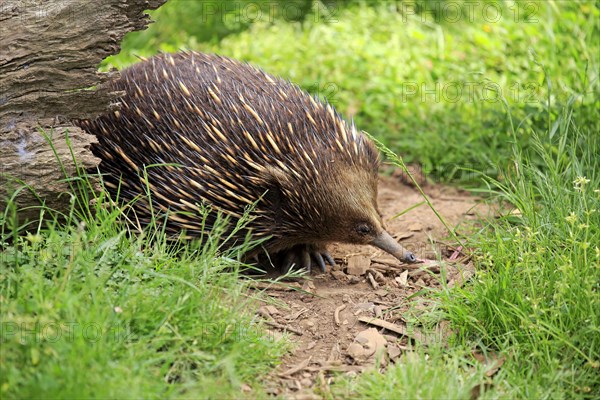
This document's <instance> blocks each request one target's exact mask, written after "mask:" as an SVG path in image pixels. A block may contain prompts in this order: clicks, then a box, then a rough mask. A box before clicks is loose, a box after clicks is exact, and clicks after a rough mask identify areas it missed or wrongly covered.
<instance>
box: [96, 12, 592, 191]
mask: <svg viewBox="0 0 600 400" xmlns="http://www.w3.org/2000/svg"><path fill="white" fill-rule="evenodd" d="M200 3H201V2H197V3H196V4H197V7H198V8H199V9H200V10H201V9H202V5H201V4H200ZM354 3H357V4H353V5H352V6H348V7H341V6H340V4H336V5H335V6H334V7H332V8H326V7H324V6H323V5H316V6H314V8H313V11H312V14H308V15H307V16H306V17H305V18H304V19H303V20H302V21H301V22H300V21H289V20H286V19H285V18H267V16H266V15H264V16H263V18H257V19H256V22H255V23H253V24H251V25H250V26H249V27H248V29H246V30H242V31H241V32H239V33H237V34H229V35H226V36H225V37H224V38H223V39H222V40H221V41H219V42H217V43H215V42H213V41H208V42H206V41H202V40H201V39H202V36H198V35H188V36H185V35H181V32H182V31H186V32H187V31H193V30H194V29H196V28H195V27H194V24H191V23H190V24H189V27H187V25H185V26H184V28H183V29H182V28H181V27H179V25H177V26H178V27H179V30H178V32H179V35H175V34H173V35H170V36H168V37H167V35H165V34H164V30H165V29H169V27H172V26H173V25H172V24H171V22H170V20H164V21H163V20H161V19H160V18H161V16H162V14H161V13H160V12H158V14H157V15H156V18H157V19H158V21H157V23H156V25H155V26H154V27H152V28H150V29H149V30H147V31H145V32H141V33H136V34H133V35H131V36H128V37H127V38H126V40H125V44H124V47H125V48H126V49H127V50H126V51H124V52H123V53H122V54H120V55H119V56H118V57H113V58H110V59H109V60H108V61H107V63H106V66H108V65H113V66H118V67H122V66H124V65H127V64H129V63H131V62H133V61H135V58H134V57H133V54H136V53H137V54H141V55H144V56H147V55H151V54H154V53H156V52H157V51H158V50H163V51H176V50H178V49H180V48H190V49H196V50H201V51H207V52H216V53H219V54H223V55H227V56H230V57H233V58H237V59H242V60H246V61H248V62H251V63H253V64H255V65H258V66H260V67H262V68H264V69H265V70H266V71H268V72H271V73H273V74H276V75H280V76H283V77H285V78H288V79H290V80H292V81H293V82H296V83H298V84H299V85H300V86H302V87H303V88H305V89H307V90H309V91H311V92H312V93H315V94H317V95H319V96H320V97H326V98H327V99H328V101H330V102H331V103H332V104H334V105H335V106H336V107H337V108H338V109H339V111H341V112H342V113H343V114H345V115H346V116H349V117H353V118H354V119H355V121H356V123H357V125H358V126H359V127H360V128H361V129H363V130H365V131H367V132H369V133H371V134H372V135H374V136H376V137H378V138H379V139H381V140H382V141H383V142H384V143H385V144H386V145H388V146H389V147H390V148H391V149H392V150H393V151H395V152H397V153H399V154H400V155H402V156H403V157H404V159H405V161H406V162H414V161H417V162H419V163H420V164H421V165H423V166H424V170H425V172H426V173H428V174H429V175H431V176H432V177H433V178H435V179H437V180H440V179H442V180H454V181H457V180H459V179H460V180H462V181H463V183H473V182H472V181H473V174H470V173H466V172H465V171H464V170H463V169H462V168H463V167H469V168H474V169H477V170H479V171H484V172H487V173H490V174H492V175H497V174H498V173H499V172H500V170H501V169H503V168H506V167H507V159H508V158H509V157H510V156H511V155H512V150H511V148H510V145H508V142H510V141H512V140H513V138H514V137H513V136H512V134H511V129H510V124H509V121H508V119H507V118H506V113H505V112H504V109H503V106H502V98H505V99H507V101H508V102H509V104H510V106H511V109H512V113H513V116H514V118H515V119H516V120H517V121H523V123H522V124H521V125H519V126H518V127H517V129H516V138H517V140H518V142H519V144H520V145H521V146H522V147H523V149H524V150H525V151H529V150H531V141H530V139H531V129H532V128H535V127H541V126H544V124H545V117H544V115H545V113H544V112H545V110H544V108H545V106H544V103H545V99H546V98H547V95H548V88H547V86H546V84H545V82H544V72H543V71H542V69H541V68H540V67H539V65H537V64H536V62H535V59H534V57H533V56H532V53H533V52H535V54H536V56H535V57H536V58H537V59H538V60H541V61H542V62H543V63H544V64H545V65H546V68H547V69H548V74H549V75H550V76H551V77H552V78H553V83H554V87H553V96H555V97H556V98H558V99H563V100H564V99H567V98H568V97H569V96H571V95H573V94H578V93H583V91H584V90H586V86H587V83H586V82H592V81H594V80H596V81H597V79H598V70H597V68H594V66H598V65H599V62H598V61H599V60H598V53H599V52H597V51H596V50H597V47H598V46H597V38H598V29H599V22H598V19H599V16H600V10H599V9H598V7H596V6H595V3H593V2H585V1H584V2H575V1H573V2H564V1H562V2H554V1H550V2H534V1H523V2H516V3H512V2H489V3H491V5H492V6H493V7H492V8H484V2H480V3H478V4H479V6H478V7H475V8H473V9H472V10H471V11H469V10H470V8H469V7H472V6H473V4H472V2H471V6H469V3H468V2H464V1H451V2H449V4H450V5H451V6H452V7H454V6H456V5H461V4H462V11H461V12H462V14H461V15H462V18H458V19H453V18H452V17H451V15H450V14H449V11H447V12H444V11H443V10H444V8H443V7H444V6H445V4H446V3H445V2H443V1H442V2H439V1H433V2H418V3H419V4H424V5H423V6H422V7H423V8H424V9H425V10H429V11H431V12H429V13H424V14H418V13H411V12H409V11H408V10H410V8H407V7H408V6H407V5H406V4H405V3H399V2H354ZM181 4H182V3H179V2H173V3H170V4H167V5H166V6H165V8H164V9H163V11H161V12H163V13H167V12H168V13H169V15H171V14H174V13H177V10H179V12H180V13H181V14H184V15H188V14H187V13H188V9H187V8H184V7H182V6H181ZM186 4H187V3H186ZM532 6H534V7H533V8H531V7H532ZM276 9H277V8H276ZM453 9H454V8H453ZM417 10H419V9H417ZM436 10H442V11H439V12H438V16H437V17H436V15H434V14H435V11H436ZM484 10H488V12H491V11H490V10H492V11H494V10H495V12H497V13H500V14H499V15H500V17H498V18H492V17H491V16H488V17H486V15H487V14H484ZM199 12H200V11H199ZM199 15H203V14H202V13H201V12H200V14H199ZM181 18H184V17H183V16H182V17H181ZM241 19H242V20H244V18H243V17H242V18H241ZM177 21H179V20H177ZM226 21H227V19H226ZM436 22H437V23H436ZM163 26H164V27H163ZM153 28H156V29H153ZM174 38H177V39H174ZM157 42H158V43H157ZM586 66H588V68H586ZM581 118H583V119H584V120H585V121H586V122H585V123H593V119H589V118H590V117H588V116H586V115H585V114H583V115H581ZM532 154H533V155H535V153H532ZM532 161H534V162H536V163H537V164H538V165H543V161H542V160H540V159H538V158H533V159H532ZM475 183H476V184H477V183H479V180H478V179H477V182H475Z"/></svg>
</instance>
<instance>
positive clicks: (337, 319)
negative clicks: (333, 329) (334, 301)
mask: <svg viewBox="0 0 600 400" xmlns="http://www.w3.org/2000/svg"><path fill="white" fill-rule="evenodd" d="M346 306H347V304H342V305H341V306H339V307H338V308H336V309H335V312H334V313H333V319H334V320H335V324H336V325H337V326H340V325H341V324H342V323H341V322H340V311H342V310H343V309H344V308H346Z"/></svg>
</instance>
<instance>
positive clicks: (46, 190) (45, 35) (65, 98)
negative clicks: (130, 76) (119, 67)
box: [0, 0, 166, 219]
mask: <svg viewBox="0 0 600 400" xmlns="http://www.w3.org/2000/svg"><path fill="white" fill-rule="evenodd" d="M165 1H166V0H103V1H75V0H62V1H61V0H58V1H52V2H46V1H43V2H40V1H13V0H8V1H3V2H1V3H0V88H1V90H0V211H3V210H4V209H5V207H6V206H7V204H8V196H11V195H12V194H13V193H15V190H18V189H22V190H18V194H17V195H16V196H15V197H14V198H15V203H16V205H17V207H18V208H19V210H20V211H19V217H20V219H24V218H27V219H32V218H35V217H36V216H37V215H38V214H39V208H38V206H39V205H40V204H41V203H44V204H45V205H47V206H49V207H51V208H53V209H56V210H59V211H66V210H67V209H68V207H69V201H68V196H61V194H63V193H64V192H66V191H69V185H68V184H67V182H66V180H65V175H66V176H67V177H68V176H73V175H75V174H76V173H77V166H78V167H81V168H93V167H95V166H96V165H98V162H99V160H98V159H97V158H96V157H94V156H93V154H92V153H91V151H90V145H91V144H92V143H93V142H95V141H96V138H95V137H94V136H93V135H90V134H88V133H86V132H84V131H82V130H81V129H79V128H77V127H75V126H73V125H72V124H71V123H70V121H71V120H72V119H75V118H91V117H94V116H96V115H98V114H100V113H102V112H104V111H106V110H107V109H109V108H110V107H118V104H114V100H115V98H116V97H117V96H118V95H119V93H115V92H108V91H106V90H103V89H102V88H103V85H102V83H104V82H106V81H107V80H108V79H110V78H111V76H112V75H114V74H115V73H116V72H112V73H99V72H98V65H99V63H100V61H102V60H103V59H104V58H106V57H107V56H109V55H111V54H116V53H117V52H119V50H120V42H121V40H122V39H123V36H125V34H126V33H128V32H131V31H134V30H141V29H145V28H146V27H147V25H148V24H149V22H150V20H149V18H148V15H147V14H145V13H144V10H148V9H155V8H158V7H159V6H160V5H161V4H163V3H164V2H165ZM49 138H51V143H50V141H49V140H48V139H49Z"/></svg>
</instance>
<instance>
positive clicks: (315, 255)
mask: <svg viewBox="0 0 600 400" xmlns="http://www.w3.org/2000/svg"><path fill="white" fill-rule="evenodd" d="M325 263H327V264H329V265H331V266H333V265H335V261H334V260H333V257H331V254H329V253H328V252H327V250H325V249H322V248H317V247H315V246H313V245H298V246H294V247H292V248H291V249H289V250H286V251H285V256H284V258H283V263H282V265H281V270H282V272H283V273H284V274H286V273H288V272H289V271H290V270H291V269H292V268H293V267H294V266H298V267H300V268H302V269H305V270H306V271H308V273H310V272H311V271H312V267H313V265H314V264H316V265H317V266H318V267H319V270H320V271H321V272H325V271H326V266H325Z"/></svg>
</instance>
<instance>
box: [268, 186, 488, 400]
mask: <svg viewBox="0 0 600 400" xmlns="http://www.w3.org/2000/svg"><path fill="white" fill-rule="evenodd" d="M424 191H425V193H426V194H427V196H428V197H429V198H430V199H431V201H432V203H433V205H434V207H435V208H436V210H437V211H438V212H439V213H440V214H441V216H442V217H443V218H444V219H445V221H446V222H447V223H448V225H449V226H450V227H452V228H456V227H458V229H457V230H458V232H459V233H463V234H466V233H468V232H469V231H470V230H472V229H473V226H474V225H475V224H476V221H477V220H478V218H479V217H481V216H485V215H488V214H489V213H490V209H489V208H488V207H486V206H485V205H483V204H480V202H479V201H478V199H477V198H475V197H473V196H472V195H470V194H469V193H467V192H465V191H461V190H459V189H456V188H453V187H449V186H442V185H427V184H425V186H424ZM422 201H423V198H422V197H421V195H420V193H419V192H418V191H417V189H416V188H414V187H412V186H410V185H408V184H406V182H405V179H403V177H402V176H401V175H400V174H395V175H393V176H391V177H385V178H382V179H381V181H380V186H379V208H380V211H381V212H382V214H383V217H384V221H386V225H387V230H388V232H390V234H392V236H394V237H395V238H396V239H397V240H399V242H400V243H402V244H403V245H404V246H405V247H406V248H408V249H409V250H412V251H413V252H414V253H415V254H416V255H417V257H418V258H419V259H420V260H421V262H420V263H418V264H413V265H407V264H402V263H400V262H399V261H398V260H396V259H395V258H393V257H391V256H389V255H387V254H386V253H384V252H382V251H381V250H379V249H376V248H373V247H370V246H353V245H341V244H336V245H334V246H332V247H331V248H330V250H331V254H332V255H333V256H334V258H335V261H336V263H337V265H336V266H335V267H333V268H331V267H328V270H327V272H326V273H324V274H315V272H313V275H311V276H307V277H306V279H304V280H301V281H299V282H286V283H282V284H274V285H269V286H266V289H265V287H260V288H259V289H262V290H265V291H264V293H265V295H267V296H270V297H272V299H273V302H272V303H271V304H266V305H264V306H263V307H261V308H260V310H259V314H260V317H261V318H263V319H264V320H265V322H266V324H267V325H268V326H269V327H270V328H271V329H272V332H271V333H272V334H273V335H275V336H278V335H281V334H282V332H286V333H287V334H288V335H289V336H290V338H291V340H292V342H293V343H294V349H293V350H292V351H291V353H289V354H288V355H287V356H286V357H285V358H284V359H283V360H282V363H281V365H280V366H279V367H278V368H277V369H276V370H275V371H274V372H273V373H272V374H271V376H270V377H269V378H268V380H267V382H266V386H267V388H268V391H269V393H270V394H272V395H276V396H281V397H284V398H298V399H300V398H303V399H306V398H320V397H321V395H323V394H325V393H327V391H328V390H329V389H328V386H329V383H331V381H332V380H333V379H335V374H336V373H338V374H339V373H340V372H341V373H343V374H349V375H356V374H359V373H361V372H362V371H364V370H366V369H368V368H374V366H375V365H376V362H378V364H377V365H379V366H380V368H385V367H386V366H387V365H389V364H390V363H393V362H395V360H399V359H401V357H402V355H403V354H404V353H406V352H408V351H410V348H411V346H412V345H413V344H414V343H415V342H419V343H421V344H424V345H427V344H428V343H429V342H431V341H440V340H441V341H443V340H444V338H445V336H446V335H447V334H448V333H449V332H448V330H447V328H446V326H447V323H446V322H444V321H442V322H441V323H439V324H438V325H437V327H436V328H435V329H433V330H432V329H431V327H429V329H426V330H425V329H423V331H422V330H421V328H422V327H420V326H418V324H417V323H415V318H414V316H415V315H417V316H418V314H419V313H423V312H426V311H427V310H428V307H430V305H429V303H428V301H427V298H426V297H423V295H424V294H425V293H426V292H427V290H423V289H434V290H435V289H437V288H440V287H441V286H442V285H443V284H447V285H449V286H454V285H462V284H463V283H464V282H465V281H466V280H468V279H469V278H470V277H471V276H472V275H473V274H474V269H473V266H472V262H471V261H470V255H469V253H470V251H469V249H463V248H461V247H460V245H458V244H457V243H456V241H454V240H453V239H450V238H449V234H448V232H447V230H446V228H445V227H444V225H443V224H442V223H441V221H440V220H439V219H438V218H437V216H436V215H435V214H434V212H433V211H432V210H431V209H430V208H429V207H428V206H427V205H426V204H422V205H420V206H419V207H417V208H414V209H412V210H411V211H409V212H408V213H406V214H404V215H402V216H400V217H398V218H395V219H393V217H394V216H395V215H397V214H399V213H401V212H402V211H404V210H406V209H408V208H409V207H411V206H414V205H415V204H418V203H421V202H422ZM273 304H275V305H273ZM407 315H409V316H410V317H408V318H407ZM416 320H418V317H417V318H416ZM407 322H408V323H407ZM373 328H375V329H373ZM319 394H321V395H319Z"/></svg>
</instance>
